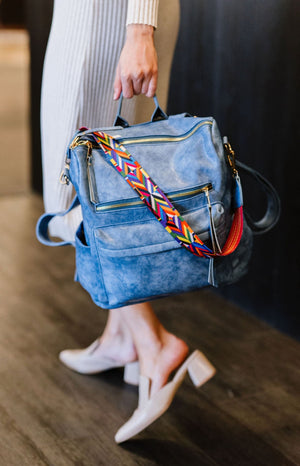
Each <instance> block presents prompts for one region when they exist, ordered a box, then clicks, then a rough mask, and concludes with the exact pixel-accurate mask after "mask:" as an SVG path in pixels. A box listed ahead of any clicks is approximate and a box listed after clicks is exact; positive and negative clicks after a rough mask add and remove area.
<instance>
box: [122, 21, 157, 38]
mask: <svg viewBox="0 0 300 466" xmlns="http://www.w3.org/2000/svg"><path fill="white" fill-rule="evenodd" d="M153 36H154V27H153V26H150V25H149V24H128V26H127V27H126V37H127V38H133V39H138V38H140V37H150V38H153Z"/></svg>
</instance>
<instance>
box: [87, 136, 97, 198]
mask: <svg viewBox="0 0 300 466" xmlns="http://www.w3.org/2000/svg"><path fill="white" fill-rule="evenodd" d="M85 144H86V146H87V153H86V163H87V168H86V171H87V179H88V186H89V195H90V201H91V202H92V203H93V204H98V196H97V192H96V180H95V173H94V169H93V164H92V160H93V144H92V143H91V142H90V141H86V142H85Z"/></svg>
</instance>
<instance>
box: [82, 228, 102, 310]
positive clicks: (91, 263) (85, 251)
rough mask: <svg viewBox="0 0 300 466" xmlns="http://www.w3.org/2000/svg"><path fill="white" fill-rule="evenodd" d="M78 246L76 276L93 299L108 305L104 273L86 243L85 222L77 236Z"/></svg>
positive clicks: (99, 303) (96, 302) (98, 303)
mask: <svg viewBox="0 0 300 466" xmlns="http://www.w3.org/2000/svg"><path fill="white" fill-rule="evenodd" d="M75 247H76V276H75V277H76V278H75V280H76V281H78V282H79V283H80V284H81V285H82V287H83V288H84V289H85V290H86V291H87V292H88V293H89V294H90V296H91V298H92V300H93V301H94V302H95V304H97V305H98V306H100V307H104V308H106V307H107V297H106V293H105V289H104V286H103V278H102V273H101V271H100V267H99V264H98V261H97V259H96V258H95V257H93V256H92V254H91V248H90V246H89V245H87V244H86V241H85V235H84V229H83V223H82V222H81V224H80V225H79V228H78V230H77V231H76V236H75Z"/></svg>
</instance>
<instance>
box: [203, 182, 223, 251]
mask: <svg viewBox="0 0 300 466" xmlns="http://www.w3.org/2000/svg"><path fill="white" fill-rule="evenodd" d="M203 190H204V192H205V196H206V199H207V206H208V213H209V223H210V236H211V242H212V247H213V251H214V254H218V253H219V254H220V253H221V252H222V250H221V248H220V245H219V241H218V237H217V232H216V227H215V224H214V219H213V216H212V205H211V202H210V197H209V193H208V191H209V188H208V187H205V188H203Z"/></svg>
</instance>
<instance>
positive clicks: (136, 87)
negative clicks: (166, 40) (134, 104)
mask: <svg viewBox="0 0 300 466" xmlns="http://www.w3.org/2000/svg"><path fill="white" fill-rule="evenodd" d="M153 36H154V28H153V27H152V26H148V25H146V24H129V25H128V26H127V33H126V41H125V44H124V47H123V49H122V52H121V55H120V59H119V63H118V66H117V70H116V78H115V82H114V99H115V100H117V99H118V98H119V97H120V94H121V91H123V96H124V97H125V98H126V99H130V98H131V97H132V96H133V95H138V94H145V95H146V96H147V97H153V96H154V94H155V92H156V86H157V54H156V50H155V46H154V40H153Z"/></svg>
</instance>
